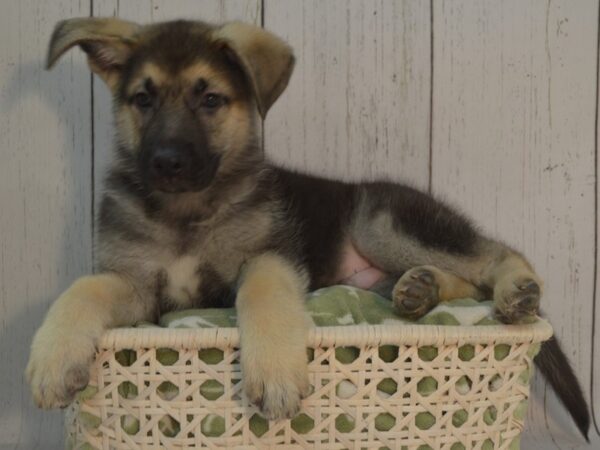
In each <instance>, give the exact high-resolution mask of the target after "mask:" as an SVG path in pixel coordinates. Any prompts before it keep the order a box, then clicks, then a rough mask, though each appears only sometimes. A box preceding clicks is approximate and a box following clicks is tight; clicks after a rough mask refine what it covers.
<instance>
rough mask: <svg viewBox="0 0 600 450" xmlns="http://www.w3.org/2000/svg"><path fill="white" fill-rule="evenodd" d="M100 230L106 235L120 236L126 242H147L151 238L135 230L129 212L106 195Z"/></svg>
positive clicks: (103, 201)
mask: <svg viewBox="0 0 600 450" xmlns="http://www.w3.org/2000/svg"><path fill="white" fill-rule="evenodd" d="M98 230H99V232H100V233H101V234H103V235H104V234H105V235H109V234H112V235H118V236H119V237H120V238H121V239H123V240H124V241H129V242H132V241H147V240H148V239H149V237H148V236H147V235H146V234H144V233H143V232H142V231H140V230H139V229H136V228H135V222H134V221H132V220H131V219H130V218H129V217H128V215H127V212H126V211H124V210H123V208H122V207H121V205H119V203H118V202H117V201H116V200H115V199H114V198H112V197H111V196H110V195H105V196H103V198H102V202H101V203H100V213H99V216H98Z"/></svg>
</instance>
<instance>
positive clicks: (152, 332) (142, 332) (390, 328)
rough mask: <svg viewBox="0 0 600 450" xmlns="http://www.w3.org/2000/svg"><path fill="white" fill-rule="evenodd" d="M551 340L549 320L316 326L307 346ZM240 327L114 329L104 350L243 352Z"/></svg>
mask: <svg viewBox="0 0 600 450" xmlns="http://www.w3.org/2000/svg"><path fill="white" fill-rule="evenodd" d="M551 336H552V327H551V325H550V324H549V323H548V322H547V321H545V320H544V319H538V320H537V321H536V322H535V323H532V324H526V325H482V326H452V325H413V324H394V325H390V324H383V325H366V324H365V325H344V326H330V327H311V328H310V329H309V332H308V338H307V344H306V345H307V347H313V348H316V347H329V346H358V347H365V346H380V345H417V346H423V345H434V346H443V345H464V344H515V343H529V344H531V343H538V342H542V341H546V340H548V339H549V338H550V337H551ZM239 342H240V333H239V329H238V328H224V327H223V328H185V329H184V328H115V329H112V330H109V331H107V332H106V333H104V335H103V336H102V337H101V338H100V341H99V342H98V347H99V348H101V349H103V350H120V349H136V348H151V347H157V348H161V347H168V348H173V349H189V348H212V347H215V348H229V347H239Z"/></svg>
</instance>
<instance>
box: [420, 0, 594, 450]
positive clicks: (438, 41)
mask: <svg viewBox="0 0 600 450" xmlns="http://www.w3.org/2000/svg"><path fill="white" fill-rule="evenodd" d="M597 10H598V2H597V1H594V0H590V1H581V2H576V3H573V2H568V1H553V2H548V3H546V2H535V1H528V2H523V1H520V0H515V1H503V2H493V1H478V2H471V1H455V0H452V1H439V2H434V13H433V23H434V25H433V35H434V38H433V48H434V58H433V65H434V69H433V70H434V77H433V133H432V136H433V137H432V139H433V143H432V149H433V151H432V187H433V191H434V192H435V193H436V194H439V195H441V196H443V197H446V198H448V199H449V200H450V201H452V202H453V203H455V204H458V205H460V206H461V207H462V208H463V209H464V210H465V211H467V212H468V213H470V215H471V216H472V217H474V218H475V219H476V221H477V222H478V223H480V224H481V225H482V226H483V228H484V229H486V230H487V231H489V232H490V234H491V235H493V236H496V237H498V238H500V239H502V240H505V241H506V242H509V243H510V244H511V245H514V246H515V247H516V248H518V249H520V250H522V251H523V252H524V253H525V255H527V256H528V257H529V258H530V259H531V260H532V261H533V263H534V265H535V267H536V269H537V271H538V272H539V273H540V275H541V276H542V277H543V278H544V279H545V282H546V287H545V291H546V293H545V296H544V299H543V302H542V307H543V309H544V310H545V311H546V314H547V316H548V317H549V319H550V321H551V322H552V323H553V324H554V327H555V332H556V334H557V335H558V336H559V338H560V339H561V340H562V343H563V345H564V348H565V350H566V353H567V354H568V356H569V357H570V359H571V361H572V362H573V364H574V366H575V367H576V370H577V373H578V375H579V377H580V379H581V381H582V383H583V386H584V389H585V391H586V395H588V397H589V392H590V383H591V379H590V371H591V362H592V354H591V350H592V349H591V341H592V335H591V330H592V320H593V315H592V301H591V299H592V298H593V281H594V247H593V242H594V227H595V224H594V180H595V167H594V158H595V149H594V120H595V108H596V98H595V92H596V88H595V86H596V57H597V53H596V52H597V48H596V37H597V19H598V15H597ZM595 382H596V383H597V382H598V380H595ZM535 391H536V397H537V398H538V402H537V403H538V404H537V405H534V407H532V408H530V417H529V428H530V430H531V433H530V434H529V435H528V437H530V438H533V439H542V438H547V437H548V433H547V430H549V431H550V433H551V434H550V436H551V438H552V439H553V440H554V441H555V442H556V443H557V444H551V445H552V446H553V447H554V446H556V448H572V446H573V445H576V444H577V443H581V439H580V438H579V437H578V436H577V433H576V432H575V431H574V429H573V427H572V426H571V424H570V423H569V422H568V421H566V424H565V423H563V424H560V423H559V422H561V421H563V419H562V418H561V417H562V416H563V412H562V409H561V408H560V407H559V406H558V405H557V404H556V401H555V400H553V399H552V398H550V397H549V396H548V395H547V391H546V387H545V386H544V385H542V384H540V380H539V379H537V380H536V389H535ZM546 402H547V403H548V404H547V405H546V406H547V407H546V408H545V410H544V408H543V406H544V405H543V404H544V403H546ZM534 403H536V402H535V401H534ZM529 445H531V441H530V444H529ZM544 445H547V444H544ZM525 448H530V447H525ZM531 448H533V447H531ZM540 448H542V447H540ZM543 448H552V447H550V446H546V447H543ZM589 448H592V447H589Z"/></svg>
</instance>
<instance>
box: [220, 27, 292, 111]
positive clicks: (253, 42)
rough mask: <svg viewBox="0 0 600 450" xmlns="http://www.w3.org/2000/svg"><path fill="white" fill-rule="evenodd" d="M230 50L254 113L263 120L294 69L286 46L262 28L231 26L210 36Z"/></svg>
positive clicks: (289, 49) (290, 51)
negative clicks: (248, 84) (247, 81)
mask: <svg viewBox="0 0 600 450" xmlns="http://www.w3.org/2000/svg"><path fill="white" fill-rule="evenodd" d="M214 37H215V38H216V39H218V40H222V41H223V42H225V43H226V45H228V46H229V47H230V49H231V50H232V51H233V53H235V54H236V55H237V57H238V59H239V60H240V62H241V64H242V66H243V67H244V69H245V71H246V74H247V75H248V77H249V78H250V80H251V82H252V88H253V90H254V95H255V97H256V102H257V105H258V110H259V111H260V114H261V116H262V117H263V118H264V117H265V116H266V114H267V111H268V110H269V108H270V107H271V105H272V104H273V103H274V102H275V100H276V99H277V98H278V97H279V95H281V93H282V92H283V90H284V89H285V88H286V86H287V84H288V82H289V79H290V77H291V76H292V71H293V69H294V55H293V52H292V49H291V47H290V46H289V45H287V44H286V43H285V42H283V41H282V40H281V39H279V38H278V37H276V36H274V35H273V34H271V33H269V32H267V31H265V30H263V29H262V28H259V27H255V26H252V25H248V24H245V23H241V22H232V23H228V24H225V25H224V26H223V27H221V28H219V29H217V30H216V31H215V32H214Z"/></svg>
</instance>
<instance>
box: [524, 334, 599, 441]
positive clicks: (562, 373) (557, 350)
mask: <svg viewBox="0 0 600 450" xmlns="http://www.w3.org/2000/svg"><path fill="white" fill-rule="evenodd" d="M534 362H535V365H536V366H537V367H538V369H539V370H540V372H541V373H542V375H543V376H544V378H546V380H548V383H550V386H552V389H553V390H554V392H555V393H556V395H557V396H558V398H559V399H560V401H561V402H562V404H563V405H564V406H565V408H566V409H567V411H569V414H570V415H571V417H572V418H573V420H574V421H575V424H576V425H577V428H578V429H579V431H581V434H583V436H584V437H585V439H586V441H588V442H589V441H590V440H589V438H588V432H589V429H590V411H589V407H588V405H587V402H586V401H585V397H584V396H583V392H582V390H581V386H580V384H579V381H578V380H577V376H576V375H575V372H574V371H573V368H572V367H571V364H570V363H569V359H568V358H567V356H566V355H565V354H564V352H563V351H562V349H561V347H560V344H559V342H558V340H557V339H556V337H554V336H552V337H551V338H550V339H549V340H547V341H546V342H543V343H542V348H541V349H540V352H539V353H538V354H537V356H536V357H535V359H534Z"/></svg>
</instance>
